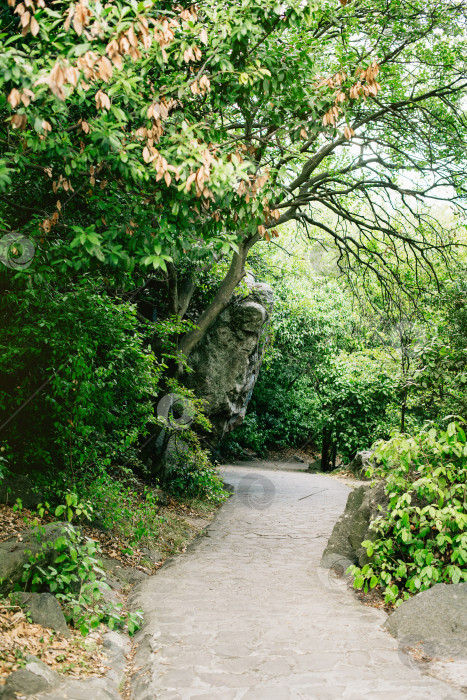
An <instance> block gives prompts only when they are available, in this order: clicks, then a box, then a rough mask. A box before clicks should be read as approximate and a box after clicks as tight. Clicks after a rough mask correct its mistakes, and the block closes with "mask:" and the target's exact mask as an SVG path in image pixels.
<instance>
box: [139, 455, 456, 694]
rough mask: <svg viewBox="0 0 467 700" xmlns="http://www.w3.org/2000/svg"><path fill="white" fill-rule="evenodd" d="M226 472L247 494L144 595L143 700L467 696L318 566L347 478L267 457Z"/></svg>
mask: <svg viewBox="0 0 467 700" xmlns="http://www.w3.org/2000/svg"><path fill="white" fill-rule="evenodd" d="M295 467H297V465H295ZM223 476H224V479H225V480H226V481H227V482H229V483H231V484H232V485H233V486H234V487H235V494H234V495H233V497H232V498H230V499H229V501H228V502H227V503H226V504H225V505H224V506H223V508H222V509H221V510H220V512H219V514H218V516H217V517H216V519H215V520H214V521H213V523H212V524H211V525H210V527H209V528H208V530H207V532H206V534H207V536H206V537H203V538H201V539H200V540H198V541H197V542H196V543H195V544H194V545H193V546H192V547H191V548H190V549H189V551H188V552H187V553H186V554H185V555H183V556H182V557H178V558H176V559H174V560H172V561H171V562H170V563H168V564H167V565H166V566H164V567H163V568H162V569H161V570H160V572H159V573H158V574H157V575H156V576H153V577H151V578H150V579H148V580H147V581H145V582H144V583H143V584H142V585H140V587H139V588H138V589H137V591H136V593H135V595H134V599H133V603H134V604H135V605H138V606H140V607H142V608H143V609H144V611H145V614H146V620H147V622H146V624H145V626H144V628H143V630H142V631H141V632H140V633H139V642H140V643H139V646H138V651H137V654H136V658H135V666H136V667H139V668H140V670H139V672H137V674H136V675H135V677H134V682H133V698H134V699H135V700H154V699H157V700H191V699H192V698H197V699H198V700H204V699H205V700H217V699H219V700H263V699H264V700H289V699H290V700H292V699H293V700H295V699H298V698H312V699H316V700H340V699H341V698H342V699H343V700H364V699H366V698H368V699H370V698H371V700H461V699H463V700H465V698H466V696H465V695H464V694H463V693H462V692H461V691H459V690H456V689H455V688H453V687H450V686H448V685H446V684H444V683H443V682H441V681H438V680H437V679H435V678H432V677H430V676H425V675H422V674H421V672H420V671H419V669H418V668H417V667H415V666H414V665H413V664H412V662H411V661H410V659H409V657H406V656H405V655H404V654H403V653H402V652H398V649H397V642H396V641H395V640H394V639H393V638H392V637H390V636H389V635H388V634H387V633H386V632H385V631H384V630H382V629H381V627H380V625H381V623H382V622H383V621H384V620H385V617H386V616H385V614H384V613H383V612H382V611H379V610H376V609H374V608H370V607H365V606H363V605H362V604H361V603H360V602H359V601H358V600H357V599H356V597H355V596H354V594H353V592H352V591H351V590H349V589H348V588H347V587H346V586H345V585H342V584H341V582H340V581H339V580H338V579H335V578H333V577H332V575H330V574H329V573H328V572H327V571H324V570H322V569H319V568H318V564H319V561H320V557H321V554H322V552H323V549H324V547H325V545H326V542H327V538H328V537H329V535H330V533H331V531H332V528H333V526H334V523H335V522H336V520H337V519H338V517H339V516H340V515H341V513H342V511H343V509H344V506H345V503H346V500H347V495H348V493H349V488H348V487H347V486H346V485H345V484H343V483H341V482H339V481H337V480H335V479H332V478H330V477H327V476H324V475H321V474H308V473H303V472H299V471H283V470H280V471H279V470H277V471H274V470H272V469H265V468H258V467H257V466H255V468H254V469H252V468H247V467H243V466H241V467H238V466H236V467H224V468H223Z"/></svg>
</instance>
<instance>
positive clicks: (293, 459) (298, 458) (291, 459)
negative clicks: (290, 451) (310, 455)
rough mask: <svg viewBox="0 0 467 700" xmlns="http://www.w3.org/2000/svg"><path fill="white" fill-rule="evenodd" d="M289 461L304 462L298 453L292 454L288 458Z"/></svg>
mask: <svg viewBox="0 0 467 700" xmlns="http://www.w3.org/2000/svg"><path fill="white" fill-rule="evenodd" d="M290 461H291V462H298V463H299V464H305V460H304V459H302V458H301V457H299V456H298V455H293V457H291V458H290Z"/></svg>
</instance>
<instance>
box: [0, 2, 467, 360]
mask: <svg viewBox="0 0 467 700" xmlns="http://www.w3.org/2000/svg"><path fill="white" fill-rule="evenodd" d="M0 19H1V22H2V26H3V33H2V38H1V42H0V43H1V48H2V51H1V53H0V75H1V77H0V80H1V81H2V83H1V84H2V99H3V104H2V106H1V109H2V112H3V121H2V126H1V132H2V133H1V136H0V138H1V143H0V146H1V160H0V182H1V183H2V185H3V188H4V194H2V195H1V200H0V201H1V215H2V218H3V224H2V226H3V229H4V231H5V232H9V233H13V234H14V235H15V236H18V235H19V234H22V235H26V236H28V237H29V238H30V239H31V240H32V241H33V242H34V245H35V247H36V257H35V259H34V262H33V264H32V266H31V267H30V268H28V270H27V274H28V276H29V278H30V283H34V280H36V281H39V282H40V280H41V278H43V277H44V276H47V275H48V274H49V270H50V268H51V266H52V267H53V269H55V270H59V271H61V272H62V273H65V274H66V276H68V278H71V279H73V277H76V276H77V275H81V274H83V273H86V274H90V273H94V272H95V271H96V270H101V269H102V270H104V271H105V275H106V276H107V277H108V276H109V275H110V276H112V271H115V275H116V276H118V274H119V273H118V271H119V270H120V269H123V270H125V271H127V272H130V273H131V272H132V271H133V270H134V269H135V268H136V269H137V271H138V273H139V275H138V279H139V280H140V283H141V286H144V285H145V284H146V283H147V278H148V271H149V270H154V269H155V270H156V271H161V274H164V275H165V276H166V282H167V285H168V288H169V291H170V300H171V301H170V311H171V312H177V313H179V314H180V315H183V314H184V313H186V312H187V309H189V304H190V300H191V295H192V293H193V290H194V288H195V286H196V276H197V274H198V272H199V270H200V268H205V267H206V266H209V264H211V263H212V262H213V261H214V260H217V259H219V256H224V257H228V256H230V257H231V262H230V266H229V267H228V270H227V272H226V274H225V277H224V279H223V280H222V281H221V282H220V284H219V288H218V291H217V293H216V294H215V295H214V298H213V299H212V300H211V301H210V303H209V304H207V306H206V308H204V309H202V310H200V312H199V313H198V314H197V319H196V323H197V328H196V329H192V330H190V331H189V332H187V333H186V334H185V335H184V336H183V337H182V339H181V341H180V349H181V350H182V351H183V352H184V353H185V354H186V355H189V354H190V352H191V351H192V349H193V348H194V347H195V345H196V343H197V342H199V340H200V339H201V338H202V337H203V335H204V333H205V332H206V330H207V328H208V327H209V325H210V324H211V323H212V322H213V321H214V320H215V318H216V317H217V315H218V314H219V313H220V312H221V311H222V310H223V309H224V308H225V306H226V304H227V303H228V302H229V300H230V297H231V295H232V292H233V290H234V288H235V286H236V285H237V284H238V282H239V281H240V280H241V279H242V277H243V275H244V271H245V261H246V258H247V255H248V252H249V250H250V249H251V247H252V246H253V245H255V244H256V243H257V242H258V241H260V240H261V239H263V238H265V239H266V240H269V239H270V238H271V237H275V236H278V231H277V226H278V225H280V224H281V223H284V222H286V221H290V220H293V219H294V220H296V221H298V222H299V223H300V224H301V225H303V227H304V229H305V230H306V231H307V232H308V235H309V236H310V238H316V237H317V236H319V232H320V231H325V232H326V233H327V234H329V235H330V236H331V237H332V238H333V239H334V241H335V242H336V244H337V246H338V249H339V251H340V254H341V259H342V261H343V263H344V264H345V265H351V264H352V263H351V261H352V259H355V260H357V261H358V263H359V265H360V266H361V268H362V269H363V270H369V271H373V272H375V273H376V274H378V275H379V276H380V278H381V280H382V281H383V283H384V280H385V277H387V276H390V277H392V278H394V276H396V278H397V268H396V269H395V268H394V265H391V267H390V268H387V267H386V266H385V264H384V263H385V260H384V253H382V252H381V246H380V245H377V246H375V245H374V241H375V239H377V240H379V242H380V243H381V242H383V243H384V244H385V245H387V246H388V248H390V249H391V250H392V251H397V253H398V254H399V251H401V250H402V251H403V250H404V248H407V249H411V250H412V251H414V252H415V254H416V260H417V266H420V269H424V270H426V271H428V272H429V273H430V274H432V275H434V276H436V271H435V269H434V267H433V264H432V262H431V258H430V253H431V251H433V250H436V251H438V253H439V252H441V253H446V254H447V252H448V250H449V244H450V242H449V241H446V239H445V237H444V236H443V235H442V231H440V230H439V227H438V226H437V224H436V222H435V221H433V220H432V219H431V218H430V216H429V213H427V210H426V209H425V208H424V206H423V201H430V200H436V201H437V200H439V199H442V198H449V199H450V200H451V202H453V204H454V205H456V206H458V207H462V206H463V201H464V195H465V174H466V163H465V150H466V149H465V137H464V133H465V128H464V126H465V125H464V116H463V107H462V104H463V103H462V98H463V95H464V93H465V88H466V86H467V73H466V69H465V61H464V56H465V48H466V39H465V19H466V3H465V2H464V1H463V0H460V1H457V0H436V1H433V0H430V1H429V2H426V1H424V2H422V1H421V0H413V1H411V2H407V1H406V0H389V1H388V2H386V3H385V4H384V5H382V4H381V2H379V1H378V0H359V1H356V2H350V3H347V2H344V1H343V0H341V4H339V3H337V2H334V1H332V2H331V1H330V0H318V1H315V0H313V1H312V0H310V1H309V2H302V1H301V0H286V1H285V2H282V3H277V1H276V0H263V1H262V2H259V1H258V0H244V2H242V3H240V4H239V3H238V2H235V1H234V0H228V1H227V2H224V3H222V5H219V4H216V3H211V2H201V3H200V4H199V5H197V6H196V7H195V6H189V5H188V4H185V3H181V4H180V5H178V6H173V5H171V4H170V3H165V2H152V0H147V1H145V2H140V3H136V2H125V1H123V0H122V1H121V2H114V3H109V4H101V3H100V2H97V1H94V0H80V2H76V3H75V2H70V1H69V0H58V2H56V3H54V4H53V5H49V4H48V3H45V2H44V0H24V2H20V3H18V2H17V0H8V7H7V6H5V5H3V6H2V9H1V11H0ZM395 210H397V211H398V212H399V217H398V218H397V223H394V218H393V216H392V214H393V212H394V211H395ZM329 213H331V214H332V215H333V217H334V220H335V221H336V225H335V226H334V227H330V226H329V223H328V222H329ZM420 223H423V224H424V225H423V226H420ZM427 230H428V231H429V235H428V236H427V235H426V234H425V231H427ZM11 240H12V239H11V238H7V243H9V242H10V241H11ZM394 242H400V243H401V244H402V247H401V246H400V245H397V246H395V245H394ZM6 255H7V254H6V253H5V252H4V254H3V257H4V258H5V257H6ZM402 255H403V253H402ZM20 259H21V258H20ZM8 260H9V261H10V263H11V264H10V267H20V263H18V264H17V265H15V264H14V262H15V259H14V254H11V251H10V255H9V258H8ZM187 260H188V261H190V265H188V266H187V265H186V264H185V262H186V261H187ZM375 260H377V261H379V263H381V264H379V265H374V261H375ZM11 261H13V262H11ZM188 270H189V272H188ZM10 272H11V270H10ZM158 274H159V273H158ZM62 279H63V278H62ZM133 283H134V282H133ZM192 315H193V314H192Z"/></svg>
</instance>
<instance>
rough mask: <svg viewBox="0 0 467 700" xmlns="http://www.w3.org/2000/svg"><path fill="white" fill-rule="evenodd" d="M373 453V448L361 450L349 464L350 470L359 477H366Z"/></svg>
mask: <svg viewBox="0 0 467 700" xmlns="http://www.w3.org/2000/svg"><path fill="white" fill-rule="evenodd" d="M372 454H373V450H361V452H357V454H356V455H355V457H354V458H353V460H352V461H351V462H350V464H349V465H348V469H349V471H351V472H352V473H353V474H354V475H355V476H357V477H358V478H359V479H366V478H367V477H366V476H365V472H366V470H367V469H368V467H369V466H370V459H371V456H372Z"/></svg>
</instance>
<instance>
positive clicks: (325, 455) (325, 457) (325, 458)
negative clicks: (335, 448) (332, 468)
mask: <svg viewBox="0 0 467 700" xmlns="http://www.w3.org/2000/svg"><path fill="white" fill-rule="evenodd" d="M330 447H331V431H330V430H329V428H323V441H322V449H321V471H323V472H327V471H329V470H328V467H329V458H330Z"/></svg>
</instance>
